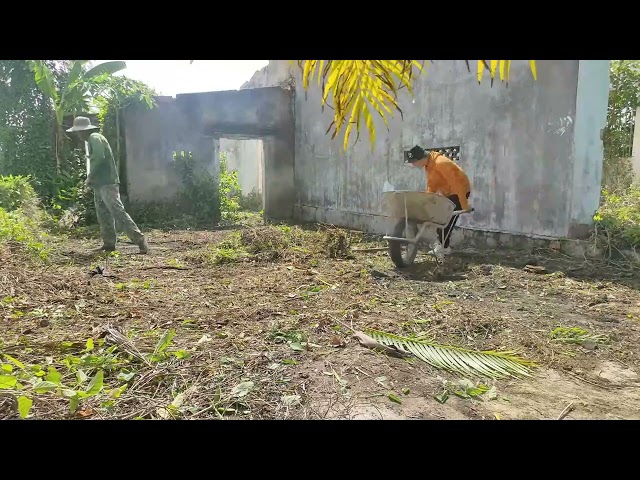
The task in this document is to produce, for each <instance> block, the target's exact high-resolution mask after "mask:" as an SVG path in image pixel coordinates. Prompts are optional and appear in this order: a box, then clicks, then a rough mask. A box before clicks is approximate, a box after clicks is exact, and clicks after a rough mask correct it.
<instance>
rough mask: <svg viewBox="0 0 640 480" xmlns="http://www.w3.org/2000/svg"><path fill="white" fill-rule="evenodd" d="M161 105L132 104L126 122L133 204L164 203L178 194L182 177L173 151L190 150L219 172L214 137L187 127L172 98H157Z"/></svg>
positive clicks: (129, 180) (128, 174) (130, 195)
mask: <svg viewBox="0 0 640 480" xmlns="http://www.w3.org/2000/svg"><path fill="white" fill-rule="evenodd" d="M156 101H157V104H158V106H157V108H154V109H153V110H149V109H147V108H145V107H143V106H139V105H135V104H134V105H132V106H131V107H129V108H127V109H125V111H124V114H123V122H124V126H125V142H126V151H127V180H128V184H127V192H128V195H129V201H130V202H131V203H146V202H162V201H166V200H170V199H171V198H173V197H174V196H175V194H176V193H177V191H178V188H179V186H180V183H181V180H180V178H179V177H178V176H177V175H176V173H175V171H174V168H173V152H174V151H176V152H179V151H190V152H193V154H194V156H196V158H198V159H199V160H200V161H201V162H202V163H203V167H204V168H206V169H207V170H208V171H210V172H211V173H213V174H214V175H217V172H218V171H219V169H218V159H219V157H218V156H217V155H216V154H215V150H216V145H215V143H214V142H213V140H212V139H211V138H209V137H206V136H205V135H203V134H201V133H200V132H198V131H196V130H194V129H190V128H187V122H186V118H185V117H184V115H183V114H182V112H181V111H180V110H179V109H178V107H177V104H176V100H175V99H174V98H172V97H156Z"/></svg>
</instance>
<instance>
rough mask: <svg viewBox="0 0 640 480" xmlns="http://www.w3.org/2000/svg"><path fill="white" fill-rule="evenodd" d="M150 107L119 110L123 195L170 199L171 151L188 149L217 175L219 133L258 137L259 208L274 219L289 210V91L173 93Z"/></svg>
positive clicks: (173, 181) (173, 185) (173, 182)
mask: <svg viewBox="0 0 640 480" xmlns="http://www.w3.org/2000/svg"><path fill="white" fill-rule="evenodd" d="M158 103H159V105H158V108H155V109H153V110H148V109H143V108H139V107H132V108H130V109H127V111H125V116H124V117H125V118H124V121H125V122H126V123H125V138H126V142H127V166H128V172H129V197H130V201H131V202H133V203H135V202H154V201H162V200H167V199H170V198H171V197H172V196H174V195H175V193H177V190H178V188H179V185H180V179H179V178H177V175H176V174H175V173H174V170H173V166H172V161H173V152H174V151H180V150H185V151H191V152H193V154H194V157H195V158H197V159H199V161H201V162H202V166H203V167H204V168H206V169H207V170H208V171H209V172H211V173H212V174H214V176H216V177H217V176H218V174H219V151H220V138H242V139H263V141H264V172H263V174H261V175H264V178H265V179H267V181H266V182H264V196H265V201H264V211H265V215H266V216H267V217H270V218H275V219H280V218H282V219H286V218H290V216H291V215H292V208H293V204H294V202H295V185H294V163H293V162H294V120H293V104H292V97H291V92H290V91H289V90H285V89H283V88H278V87H274V88H260V89H252V90H243V91H236V90H233V91H223V92H207V93H193V94H179V95H177V96H176V98H175V99H173V98H171V97H168V98H167V97H160V98H158Z"/></svg>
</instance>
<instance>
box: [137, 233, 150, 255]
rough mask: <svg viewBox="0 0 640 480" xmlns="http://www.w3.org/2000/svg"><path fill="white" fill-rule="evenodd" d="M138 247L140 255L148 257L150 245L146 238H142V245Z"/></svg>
mask: <svg viewBox="0 0 640 480" xmlns="http://www.w3.org/2000/svg"><path fill="white" fill-rule="evenodd" d="M138 246H139V247H140V253H141V254H142V255H146V254H147V253H149V243H148V242H147V238H146V237H143V238H142V243H140V245H138Z"/></svg>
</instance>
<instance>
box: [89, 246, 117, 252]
mask: <svg viewBox="0 0 640 480" xmlns="http://www.w3.org/2000/svg"><path fill="white" fill-rule="evenodd" d="M115 251H116V247H115V246H113V245H103V246H101V247H100V248H96V249H95V250H94V252H96V253H103V252H108V253H111V252H115Z"/></svg>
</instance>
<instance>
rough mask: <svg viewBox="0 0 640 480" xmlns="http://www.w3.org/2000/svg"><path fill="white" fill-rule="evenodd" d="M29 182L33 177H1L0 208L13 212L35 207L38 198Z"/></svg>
mask: <svg viewBox="0 0 640 480" xmlns="http://www.w3.org/2000/svg"><path fill="white" fill-rule="evenodd" d="M29 180H31V177H28V176H26V177H23V176H14V175H8V176H2V175H0V208H3V209H4V210H5V211H7V212H11V211H13V210H16V209H18V208H23V207H27V208H30V207H35V206H36V205H37V203H38V196H37V195H36V191H35V190H34V189H33V187H32V186H31V184H30V183H29Z"/></svg>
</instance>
